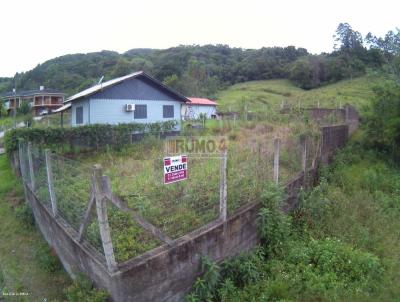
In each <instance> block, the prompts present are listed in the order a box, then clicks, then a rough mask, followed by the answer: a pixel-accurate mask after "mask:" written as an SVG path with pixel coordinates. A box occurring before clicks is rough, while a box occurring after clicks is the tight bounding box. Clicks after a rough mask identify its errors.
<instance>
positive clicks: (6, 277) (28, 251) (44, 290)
mask: <svg viewBox="0 0 400 302" xmlns="http://www.w3.org/2000/svg"><path fill="white" fill-rule="evenodd" d="M22 204H23V190H22V187H21V185H20V180H18V179H17V178H16V177H15V176H14V174H13V172H12V170H11V167H10V164H9V162H8V159H7V158H6V156H4V155H3V156H0V234H1V237H2V238H1V244H0V288H1V289H2V291H4V292H27V293H29V296H27V297H18V299H19V300H16V299H15V297H9V298H4V299H6V301H43V299H45V298H46V299H47V300H48V301H52V300H63V299H64V295H63V288H64V287H65V286H67V285H68V284H69V283H70V280H69V278H68V276H67V274H66V273H65V272H64V271H62V270H60V269H58V268H57V269H55V270H53V268H55V266H54V265H53V264H52V263H50V264H49V262H48V261H47V260H46V259H44V258H46V257H50V256H47V255H48V253H47V251H46V250H43V248H44V246H46V243H45V241H44V239H43V238H42V237H41V235H40V234H39V232H38V231H37V230H36V228H34V227H32V226H30V223H31V220H29V219H28V220H27V219H25V218H24V217H27V216H26V215H29V214H26V213H24V210H17V209H19V208H20V207H21V206H22ZM17 216H19V217H20V218H22V219H18V218H17ZM29 221H30V222H29ZM38 259H41V260H43V261H40V260H38ZM51 261H53V260H51ZM43 263H45V265H43ZM48 265H50V266H48ZM48 270H50V271H52V272H48ZM0 300H1V290H0Z"/></svg>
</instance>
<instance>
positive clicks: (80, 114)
mask: <svg viewBox="0 0 400 302" xmlns="http://www.w3.org/2000/svg"><path fill="white" fill-rule="evenodd" d="M78 110H79V117H80V119H79V120H78ZM75 124H77V125H83V106H77V107H76V108H75Z"/></svg>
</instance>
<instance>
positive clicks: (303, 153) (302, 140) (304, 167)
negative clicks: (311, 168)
mask: <svg viewBox="0 0 400 302" xmlns="http://www.w3.org/2000/svg"><path fill="white" fill-rule="evenodd" d="M300 145H301V168H302V170H303V173H304V176H305V175H306V173H307V137H305V136H302V137H300Z"/></svg>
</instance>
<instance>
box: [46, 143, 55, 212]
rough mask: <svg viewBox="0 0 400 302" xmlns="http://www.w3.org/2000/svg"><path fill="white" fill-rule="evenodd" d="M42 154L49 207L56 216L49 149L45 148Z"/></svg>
mask: <svg viewBox="0 0 400 302" xmlns="http://www.w3.org/2000/svg"><path fill="white" fill-rule="evenodd" d="M44 155H45V159H46V172H47V184H48V187H49V196H50V202H51V208H52V210H53V216H54V217H56V216H57V213H58V211H57V202H56V194H55V192H54V186H53V168H52V163H51V151H50V150H49V149H46V150H45V151H44Z"/></svg>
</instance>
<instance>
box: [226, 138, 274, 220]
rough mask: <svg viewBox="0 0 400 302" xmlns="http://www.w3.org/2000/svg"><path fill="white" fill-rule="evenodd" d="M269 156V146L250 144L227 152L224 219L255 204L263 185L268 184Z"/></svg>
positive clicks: (271, 165)
mask: <svg viewBox="0 0 400 302" xmlns="http://www.w3.org/2000/svg"><path fill="white" fill-rule="evenodd" d="M273 152H274V151H273V144H272V143H271V142H254V143H253V144H250V145H246V146H235V147H234V148H232V149H231V150H229V153H228V167H227V185H228V204H227V206H228V215H231V214H233V213H234V212H235V211H236V210H237V209H238V208H239V207H241V206H243V205H245V204H247V203H251V202H254V201H258V200H259V198H260V196H261V193H262V190H263V189H264V188H265V185H266V183H267V182H268V181H271V180H272V171H273V155H274V153H273Z"/></svg>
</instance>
